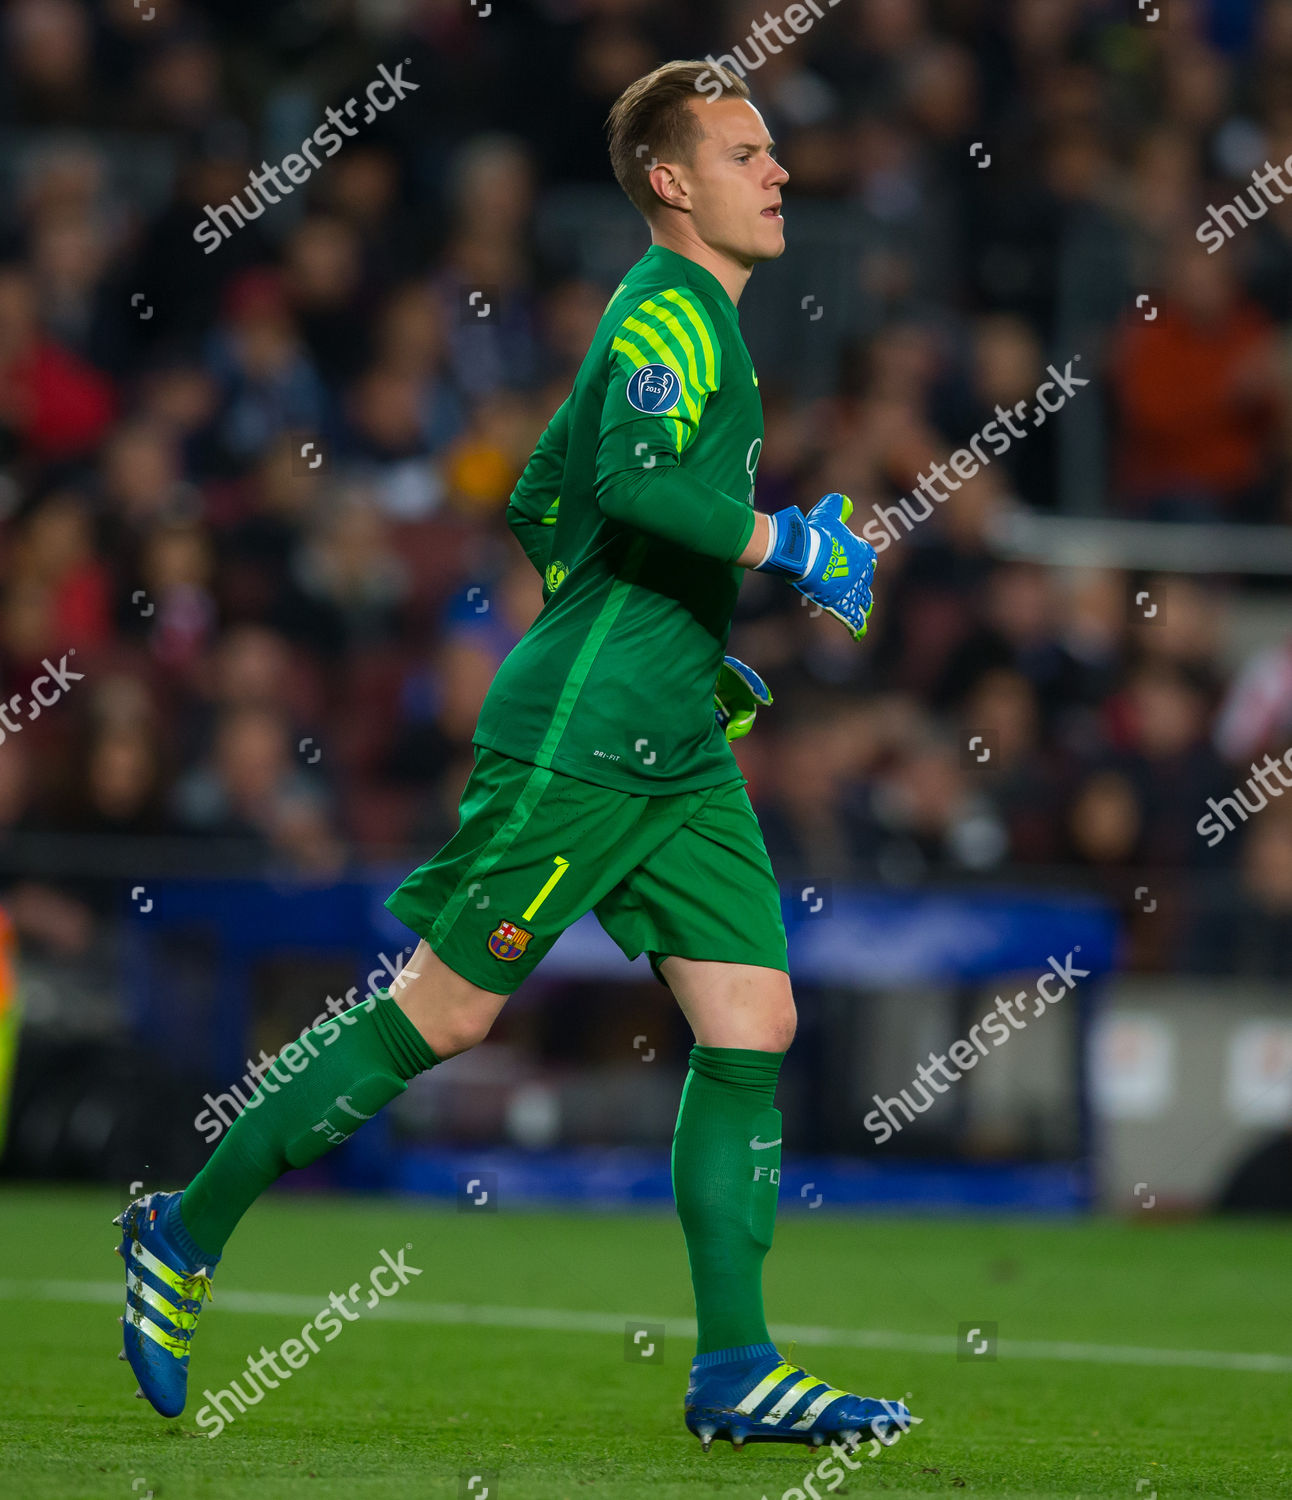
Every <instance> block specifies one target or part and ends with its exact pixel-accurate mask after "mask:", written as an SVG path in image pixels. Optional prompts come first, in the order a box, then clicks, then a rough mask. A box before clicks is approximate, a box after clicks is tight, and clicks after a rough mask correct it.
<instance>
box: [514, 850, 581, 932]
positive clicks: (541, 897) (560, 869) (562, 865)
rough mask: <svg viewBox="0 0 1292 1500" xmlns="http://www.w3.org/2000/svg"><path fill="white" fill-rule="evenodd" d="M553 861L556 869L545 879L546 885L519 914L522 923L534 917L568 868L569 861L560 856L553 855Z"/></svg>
mask: <svg viewBox="0 0 1292 1500" xmlns="http://www.w3.org/2000/svg"><path fill="white" fill-rule="evenodd" d="M553 861H554V863H555V865H556V869H555V870H553V871H552V873H551V874H550V875H549V876H548V877H547V884H546V885H545V886H544V887H543V889H542V890H541V891H539V893H538V895H537V896H535V897H534V899H533V900H532V901H531V902H530V903H529V905H528V906H527V907H526V908H525V910H524V911H523V912H522V913H521V916H520V920H521V921H522V922H528V921H529V919H530V918H531V917H532V916H533V915H534V913H535V912H536V911H537V910H538V908H539V907H540V906H542V904H543V902H544V901H546V900H547V898H548V897H549V896H550V895H551V894H552V887H553V886H554V885H555V884H556V882H557V881H558V880H559V879H560V878H561V876H562V875H564V874H565V872H566V871H567V870H568V869H569V868H570V861H569V860H568V859H566V858H564V856H562V855H560V854H557V855H554V856H553Z"/></svg>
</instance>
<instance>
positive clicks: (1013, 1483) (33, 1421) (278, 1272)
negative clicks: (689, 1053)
mask: <svg viewBox="0 0 1292 1500" xmlns="http://www.w3.org/2000/svg"><path fill="white" fill-rule="evenodd" d="M121 1206H122V1204H121V1202H120V1201H119V1200H114V1199H113V1198H111V1197H110V1196H106V1195H104V1194H102V1193H92V1192H66V1191H56V1190H46V1191H42V1190H25V1189H24V1190H16V1189H12V1188H9V1189H6V1190H4V1191H2V1192H0V1224H3V1226H4V1233H3V1235H0V1336H2V1338H3V1342H2V1343H0V1348H2V1349H3V1352H4V1356H5V1357H4V1360H3V1362H2V1363H0V1395H2V1397H3V1404H2V1405H0V1414H2V1415H0V1454H2V1457H0V1495H6V1496H8V1495H12V1496H22V1497H23V1500H78V1497H90V1496H93V1497H96V1500H97V1497H111V1500H131V1497H138V1500H146V1496H147V1493H148V1492H149V1491H151V1492H152V1494H153V1495H154V1496H156V1497H158V1500H162V1497H175V1500H180V1497H195V1500H205V1497H217V1496H218V1497H225V1496H229V1497H233V1496H237V1497H256V1500H271V1497H279V1496H290V1497H293V1500H295V1497H301V1496H310V1497H319V1500H324V1497H326V1500H332V1497H336V1500H341V1497H344V1500H366V1497H372V1500H377V1497H381V1500H392V1497H393V1500H403V1497H410V1500H411V1497H417V1500H437V1497H444V1500H456V1497H458V1496H470V1497H471V1500H485V1497H484V1496H482V1493H481V1491H482V1489H483V1488H484V1487H485V1486H486V1485H488V1487H489V1490H490V1493H489V1496H488V1497H487V1500H564V1497H569V1500H578V1497H585V1496H586V1497H598V1500H600V1497H606V1500H646V1497H649V1500H692V1497H702V1496H709V1495H716V1496H720V1497H731V1500H760V1497H762V1496H766V1497H767V1500H781V1497H782V1496H784V1495H786V1494H787V1493H789V1494H790V1495H794V1494H795V1492H796V1491H797V1497H796V1500H801V1497H802V1496H804V1495H805V1494H809V1493H812V1491H811V1490H804V1489H803V1488H802V1485H803V1480H804V1476H805V1475H807V1474H808V1473H809V1472H810V1470H811V1469H812V1467H813V1465H815V1464H816V1463H817V1462H819V1460H820V1458H821V1457H823V1456H824V1455H818V1457H817V1458H816V1459H810V1458H809V1456H808V1455H807V1453H806V1450H805V1449H803V1448H800V1447H786V1446H780V1445H776V1446H754V1445H750V1446H749V1447H748V1448H746V1449H745V1451H744V1452H743V1453H736V1452H733V1451H732V1450H731V1448H730V1447H729V1446H728V1445H726V1444H725V1443H724V1444H719V1445H715V1447H714V1451H713V1453H712V1454H711V1455H709V1456H708V1457H707V1458H706V1457H703V1456H702V1455H701V1453H700V1450H699V1445H698V1444H697V1443H696V1441H695V1439H694V1438H692V1437H691V1436H690V1435H689V1434H688V1433H687V1432H686V1430H685V1428H684V1427H683V1426H682V1421H681V1401H682V1394H683V1391H684V1389H685V1386H686V1378H687V1369H688V1365H689V1362H690V1357H691V1353H692V1348H693V1344H692V1341H691V1337H690V1336H689V1335H688V1331H687V1329H688V1319H689V1317H690V1313H691V1302H690V1284H689V1280H688V1276H687V1270H686V1260H685V1252H684V1248H683V1243H682V1237H681V1232H680V1229H679V1228H678V1226H677V1223H676V1221H675V1220H674V1219H673V1218H672V1217H671V1216H667V1215H654V1214H649V1215H620V1214H615V1215H602V1214H551V1213H542V1214H528V1213H519V1212H516V1213H507V1212H505V1211H504V1212H502V1213H497V1214H494V1213H489V1214H471V1215H467V1214H460V1213H457V1212H455V1211H454V1210H453V1209H452V1208H451V1207H450V1208H448V1209H445V1208H428V1207H426V1206H425V1205H423V1204H421V1203H405V1202H402V1201H391V1200H370V1201H362V1202H361V1201H354V1200H345V1201H327V1200H313V1199H311V1200H306V1199H296V1198H292V1197H289V1196H277V1197H274V1196H271V1197H270V1198H268V1199H266V1200H265V1201H264V1202H262V1203H261V1204H259V1205H258V1206H257V1207H256V1208H255V1209H253V1211H252V1212H251V1214H250V1215H249V1216H248V1218H247V1219H246V1221H245V1222H244V1223H243V1225H242V1226H241V1228H240V1229H239V1231H238V1234H237V1235H236V1236H235V1238H234V1240H233V1242H232V1244H231V1246H230V1248H229V1251H228V1252H227V1253H226V1255H225V1257H224V1261H223V1263H222V1264H221V1266H220V1268H219V1274H218V1276H217V1277H216V1283H215V1302H214V1304H213V1305H212V1306H211V1307H209V1308H208V1310H207V1311H206V1312H205V1313H204V1314H203V1318H202V1325H201V1329H200V1332H199V1335H198V1339H197V1341H196V1353H195V1356H194V1366H193V1373H192V1377H191V1385H190V1390H191V1395H190V1400H189V1406H188V1409H187V1411H186V1412H185V1413H184V1415H183V1416H182V1417H180V1418H179V1419H177V1420H175V1421H165V1420H164V1419H162V1418H160V1417H158V1416H157V1415H156V1414H155V1413H154V1412H153V1411H152V1410H151V1408H149V1407H148V1406H147V1405H146V1404H145V1403H144V1402H142V1401H136V1400H135V1399H134V1397H133V1392H134V1381H133V1380H132V1378H131V1376H130V1373H129V1368H128V1366H126V1365H124V1364H120V1363H118V1362H117V1360H116V1358H115V1355H116V1352H117V1350H118V1349H119V1348H120V1337H119V1334H120V1330H119V1327H118V1324H117V1314H118V1312H119V1311H120V1302H121V1300H122V1297H123V1295H124V1293H123V1279H122V1275H121V1271H120V1266H121V1262H120V1261H119V1260H118V1259H117V1258H116V1256H114V1255H113V1254H112V1253H111V1251H112V1245H113V1243H114V1235H115V1231H114V1230H113V1229H112V1228H111V1227H110V1226H109V1222H108V1221H109V1220H110V1218H111V1217H112V1215H113V1214H114V1213H116V1212H118V1211H119V1210H120V1208H121ZM1148 1220H1149V1216H1148V1215H1145V1219H1144V1221H1139V1220H1137V1221H1135V1222H1133V1223H1126V1224H1121V1223H1111V1222H1099V1221H1094V1222H1081V1223H1046V1222H1037V1221H1031V1220H1028V1221H1024V1220H1003V1219H1002V1220H981V1219H973V1220H965V1219H957V1220H932V1219H930V1220H909V1219H903V1220H897V1219H891V1218H876V1217H871V1218H856V1217H842V1216H839V1217H835V1216H831V1215H829V1214H828V1213H826V1212H824V1211H823V1212H819V1213H799V1214H793V1215H784V1216H783V1217H782V1220H781V1223H780V1225H779V1226H778V1229H777V1242H776V1246H775V1249H774V1250H773V1252H772V1254H771V1256H770V1257H769V1259H768V1263H767V1273H766V1277H765V1287H766V1296H767V1305H768V1309H769V1312H770V1314H771V1319H772V1326H773V1334H774V1336H777V1335H778V1330H785V1331H786V1332H787V1334H788V1336H789V1337H797V1338H798V1340H799V1342H798V1344H797V1346H796V1347H795V1348H794V1351H793V1356H792V1357H793V1358H794V1360H795V1361H796V1362H800V1363H802V1364H804V1365H805V1366H806V1367H807V1368H808V1369H809V1370H811V1371H813V1372H814V1373H816V1374H819V1375H820V1376H821V1377H822V1378H824V1379H828V1380H830V1381H831V1382H833V1383H835V1384H838V1385H841V1386H844V1387H846V1388H848V1389H851V1390H855V1391H858V1392H860V1393H861V1394H864V1395H872V1396H888V1397H894V1396H895V1397H898V1398H902V1397H906V1399H908V1401H909V1404H910V1406H911V1408H912V1410H913V1411H914V1412H915V1413H916V1414H917V1415H919V1416H921V1417H922V1418H923V1419H924V1420H923V1423H922V1424H921V1425H919V1426H917V1427H915V1428H914V1429H913V1431H912V1432H911V1433H910V1434H909V1435H908V1436H907V1437H905V1438H903V1439H902V1440H901V1442H900V1443H898V1444H897V1446H896V1447H894V1448H892V1449H891V1450H886V1451H882V1452H880V1453H879V1454H878V1456H877V1457H874V1458H865V1459H863V1460H862V1461H861V1466H860V1467H859V1468H858V1469H857V1470H856V1471H855V1472H851V1473H848V1475H847V1477H846V1480H845V1482H844V1483H843V1484H842V1485H841V1486H839V1487H838V1488H836V1489H835V1490H834V1493H835V1494H838V1495H853V1496H856V1495H861V1494H868V1493H872V1492H881V1491H883V1492H889V1491H900V1492H907V1491H915V1492H921V1493H937V1492H950V1491H956V1490H961V1489H963V1490H965V1491H972V1492H974V1493H976V1494H978V1495H993V1496H995V1495H1002V1496H1003V1495H1009V1496H1014V1497H1023V1496H1031V1497H1040V1496H1065V1497H1078V1496H1079V1497H1082V1500H1096V1497H1100V1500H1102V1497H1109V1500H1114V1497H1115V1500H1133V1497H1138V1500H1153V1497H1154V1496H1157V1497H1161V1500H1171V1497H1177V1496H1178V1497H1184V1496H1195V1497H1201V1496H1208V1497H1209V1496H1243V1497H1248V1496H1250V1497H1262V1500H1263V1497H1271V1496H1275V1495H1288V1494H1292V1278H1290V1277H1289V1275H1288V1269H1289V1266H1292V1230H1290V1229H1289V1228H1288V1227H1283V1226H1277V1225H1273V1224H1268V1223H1267V1224H1242V1225H1233V1224H1219V1223H1202V1224H1188V1225H1181V1224H1169V1223H1160V1222H1148ZM406 1245H411V1246H412V1248H411V1249H409V1250H407V1251H405V1257H406V1263H407V1264H409V1265H411V1266H416V1267H418V1268H420V1269H421V1270H422V1273H423V1274H422V1275H421V1276H420V1277H417V1278H415V1279H413V1280H412V1281H411V1283H410V1284H409V1285H408V1286H406V1287H405V1288H403V1289H402V1290H400V1291H398V1292H397V1293H395V1294H394V1295H392V1296H391V1297H390V1298H389V1299H388V1300H387V1301H384V1302H381V1303H380V1304H379V1306H377V1307H375V1308H374V1309H373V1310H372V1311H371V1312H369V1311H367V1310H364V1311H363V1312H362V1316H361V1317H359V1318H358V1320H357V1321H353V1322H347V1323H345V1325H344V1326H343V1329H342V1332H341V1333H340V1335H339V1336H337V1337H336V1338H335V1339H334V1341H333V1342H331V1343H321V1347H320V1349H319V1352H318V1354H317V1355H315V1356H314V1357H312V1358H310V1359H309V1362H308V1363H307V1364H305V1365H304V1367H303V1368H301V1369H299V1370H298V1371H297V1372H296V1373H295V1374H294V1375H293V1376H292V1377H291V1379H290V1380H287V1381H285V1382H284V1383H283V1384H281V1385H280V1386H279V1388H278V1389H277V1390H273V1391H270V1392H268V1393H267V1394H266V1395H265V1397H264V1399H263V1400H262V1401H261V1402H260V1403H259V1404H258V1405H255V1406H253V1407H251V1408H249V1409H248V1410H247V1412H246V1414H245V1415H244V1416H241V1417H239V1418H237V1420H236V1421H234V1422H233V1423H232V1424H231V1425H229V1426H228V1427H227V1429H226V1430H225V1431H224V1432H223V1433H222V1434H221V1435H220V1436H219V1437H217V1438H215V1439H210V1438H208V1437H207V1436H206V1435H205V1434H204V1433H203V1431H202V1430H201V1429H199V1428H198V1427H197V1426H196V1425H195V1422H194V1420H193V1419H194V1415H195V1412H196V1411H197V1409H198V1408H199V1406H200V1405H201V1404H202V1399H203V1398H202V1395H201V1392H202V1391H203V1389H204V1388H206V1387H208V1386H209V1387H211V1388H212V1389H218V1388H220V1387H223V1386H225V1385H226V1384H227V1383H228V1382H229V1380H230V1379H232V1378H236V1377H239V1376H242V1375H245V1361H246V1359H247V1356H248V1355H254V1354H256V1353H257V1352H258V1351H259V1350H260V1347H261V1346H262V1345H265V1346H267V1347H269V1348H270V1349H276V1348H278V1347H279V1346H280V1345H281V1344H282V1343H283V1341H284V1339H287V1338H289V1337H292V1336H296V1335H299V1332H300V1329H301V1326H302V1324H304V1323H305V1322H306V1321H307V1319H308V1318H310V1317H311V1316H312V1315H313V1313H314V1312H315V1311H317V1310H318V1309H320V1308H322V1307H323V1306H324V1305H326V1303H327V1300H328V1294H329V1292H332V1291H335V1292H338V1293H339V1294H341V1295H342V1296H345V1295H346V1293H347V1290H348V1289H349V1288H350V1287H351V1286H352V1285H353V1284H354V1283H355V1282H359V1283H361V1284H362V1286H363V1289H364V1291H365V1292H366V1290H367V1280H368V1273H369V1271H370V1270H371V1269H372V1268H373V1266H375V1265H377V1264H378V1263H379V1261H380V1255H381V1251H382V1250H383V1249H386V1250H389V1251H390V1252H391V1253H392V1255H393V1254H396V1253H397V1252H398V1251H399V1249H400V1248H401V1247H404V1246H406ZM363 1300H365V1299H364V1298H363V1297H362V1296H361V1297H360V1302H362V1301H363ZM635 1319H643V1320H654V1321H656V1322H664V1323H665V1335H664V1338H663V1340H662V1342H660V1343H659V1344H658V1347H657V1349H656V1351H655V1354H656V1356H658V1358H652V1359H651V1360H650V1361H642V1360H640V1359H635V1360H633V1361H631V1362H630V1360H629V1359H628V1358H626V1348H625V1345H626V1340H625V1333H624V1324H625V1322H626V1321H627V1320H635ZM991 1323H995V1324H996V1325H997V1331H998V1337H999V1343H998V1345H997V1348H996V1358H995V1359H989V1358H988V1357H987V1356H986V1355H983V1356H980V1357H972V1356H969V1355H968V1354H967V1350H965V1351H964V1352H963V1354H962V1357H957V1350H958V1349H959V1348H960V1344H959V1342H958V1340H959V1335H958V1332H957V1330H958V1329H960V1325H965V1324H968V1325H971V1326H975V1327H982V1328H984V1329H986V1328H987V1326H988V1325H989V1324H991ZM789 1325H796V1327H790V1326H789ZM796 1329H797V1331H796ZM961 1333H963V1329H961ZM649 1341H652V1340H644V1341H639V1344H638V1347H639V1348H641V1347H644V1344H645V1342H649ZM629 1342H631V1340H629ZM779 1342H780V1346H781V1348H782V1350H784V1349H785V1347H786V1344H787V1342H788V1338H787V1337H783V1336H782V1337H780V1338H779ZM980 1342H981V1338H979V1339H977V1340H975V1343H980ZM1261 1354H1263V1355H1267V1356H1272V1357H1271V1358H1268V1359H1266V1360H1264V1361H1261V1360H1252V1359H1250V1358H1248V1359H1244V1358H1242V1356H1251V1355H1261ZM908 1393H909V1395H908ZM473 1475H480V1476H483V1477H482V1478H480V1479H479V1480H477V1482H476V1484H475V1486H474V1487H473V1488H471V1489H468V1488H467V1486H468V1481H469V1480H470V1479H471V1477H472V1476H473ZM812 1483H813V1488H814V1489H815V1491H816V1493H818V1494H819V1495H826V1494H828V1493H830V1490H829V1484H828V1478H816V1479H814V1480H813V1482H812Z"/></svg>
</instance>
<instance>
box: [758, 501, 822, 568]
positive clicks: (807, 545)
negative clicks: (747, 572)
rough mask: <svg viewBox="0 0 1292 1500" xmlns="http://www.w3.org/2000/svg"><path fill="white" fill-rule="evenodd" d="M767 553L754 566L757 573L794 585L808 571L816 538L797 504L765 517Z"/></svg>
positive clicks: (814, 549)
mask: <svg viewBox="0 0 1292 1500" xmlns="http://www.w3.org/2000/svg"><path fill="white" fill-rule="evenodd" d="M767 530H768V540H767V550H766V552H765V553H764V554H763V560H762V561H761V562H759V563H755V564H754V571H755V572H756V573H779V574H780V575H781V576H782V577H784V578H789V579H791V580H792V581H793V582H795V583H797V582H798V581H799V580H800V579H802V578H804V577H806V576H807V574H808V573H809V572H810V571H811V565H812V557H813V554H814V552H815V551H816V548H815V546H814V542H815V540H816V539H815V537H814V536H813V534H812V531H811V528H810V527H809V526H808V524H807V518H806V517H805V516H804V514H803V512H802V511H801V510H800V509H799V508H798V506H797V505H788V506H786V507H785V509H784V510H778V511H775V512H773V513H772V514H771V515H769V516H768V517H767Z"/></svg>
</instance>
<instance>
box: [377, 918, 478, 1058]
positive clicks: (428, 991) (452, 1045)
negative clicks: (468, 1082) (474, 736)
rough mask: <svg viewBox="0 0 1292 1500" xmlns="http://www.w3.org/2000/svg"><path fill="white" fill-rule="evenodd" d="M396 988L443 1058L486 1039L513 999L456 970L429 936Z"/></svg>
mask: <svg viewBox="0 0 1292 1500" xmlns="http://www.w3.org/2000/svg"><path fill="white" fill-rule="evenodd" d="M391 994H392V996H393V997H394V999H395V1001H396V1003H397V1004H398V1005H399V1008H400V1009H401V1010H402V1011H403V1012H404V1014H405V1015H406V1016H407V1017H408V1019H409V1020H410V1021H411V1022H412V1023H413V1025H414V1026H415V1027H416V1028H417V1030H418V1032H419V1033H420V1035H421V1037H422V1040H423V1041H424V1042H425V1043H426V1045H427V1046H428V1047H429V1048H430V1049H431V1051H432V1052H434V1053H435V1055H436V1057H438V1058H439V1059H440V1061H441V1062H443V1061H444V1059H445V1058H449V1057H456V1056H457V1054H458V1053H459V1052H467V1051H469V1050H470V1049H471V1048H472V1047H475V1046H477V1045H478V1044H479V1043H480V1042H482V1041H484V1039H485V1037H487V1036H488V1035H489V1032H490V1030H491V1029H492V1027H493V1023H494V1021H495V1020H496V1019H497V1016H498V1012H499V1011H500V1010H501V1009H502V1007H503V1005H504V1004H505V1003H506V1000H507V997H506V996H505V995H496V994H494V993H492V992H491V991H489V990H484V989H481V988H480V986H479V985H475V984H472V983H471V981H470V980H468V979H464V978H463V977H462V976H461V975H460V974H458V973H455V972H454V970H452V969H450V968H449V966H448V965H447V964H446V963H444V962H443V961H442V960H441V959H439V958H437V957H436V956H435V953H434V952H433V951H432V950H431V948H430V947H429V946H428V945H427V944H426V943H425V942H423V943H421V944H420V945H419V946H418V949H417V952H416V953H414V954H413V956H412V958H410V959H409V961H408V964H407V966H406V968H405V970H404V972H403V973H402V974H401V975H400V976H399V978H398V979H397V980H396V981H395V983H394V984H393V985H392V986H391Z"/></svg>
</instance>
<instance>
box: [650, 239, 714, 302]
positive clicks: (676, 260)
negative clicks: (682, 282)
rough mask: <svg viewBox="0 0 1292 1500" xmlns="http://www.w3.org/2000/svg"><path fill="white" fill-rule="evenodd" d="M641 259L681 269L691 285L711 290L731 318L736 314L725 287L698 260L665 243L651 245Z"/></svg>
mask: <svg viewBox="0 0 1292 1500" xmlns="http://www.w3.org/2000/svg"><path fill="white" fill-rule="evenodd" d="M642 259H643V260H646V261H654V262H656V263H658V264H659V265H662V266H668V267H670V268H671V269H672V270H673V271H681V273H682V275H683V276H684V277H685V278H686V279H687V281H688V282H689V283H690V284H691V285H692V286H694V287H699V288H701V289H702V290H704V291H707V292H711V293H712V294H713V295H714V296H716V297H717V299H718V302H719V304H720V305H721V306H722V307H725V308H728V309H729V310H730V312H731V315H732V317H733V318H734V317H735V316H736V304H735V303H734V302H733V301H732V300H731V297H730V296H729V295H728V292H727V289H726V287H725V286H723V284H722V283H721V282H720V281H719V280H718V278H717V277H716V276H715V275H714V274H713V272H712V271H710V270H707V269H706V268H705V267H704V266H702V265H701V264H700V263H699V261H694V260H692V259H691V258H690V257H689V256H686V255H680V254H679V253H678V252H677V251H676V250H670V249H669V248H668V246H667V245H652V246H651V247H650V249H649V250H647V252H646V254H645V255H644V256H643V257H642Z"/></svg>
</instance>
